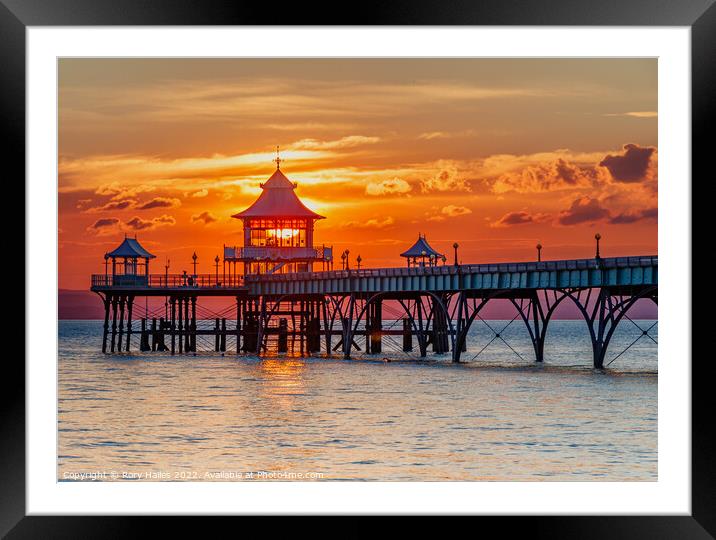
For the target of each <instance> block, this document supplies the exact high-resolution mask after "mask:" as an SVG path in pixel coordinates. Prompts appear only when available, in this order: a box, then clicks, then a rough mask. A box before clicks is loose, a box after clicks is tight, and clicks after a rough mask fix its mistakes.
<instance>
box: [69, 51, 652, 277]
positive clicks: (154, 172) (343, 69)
mask: <svg viewBox="0 0 716 540" xmlns="http://www.w3.org/2000/svg"><path fill="white" fill-rule="evenodd" d="M656 111H657V61H656V60H655V59H589V60H587V59H579V60H563V59H545V60H543V59H535V60H527V59H525V60H517V59H514V60H513V59H429V60H428V59H380V60H369V59H340V60H336V59H330V60H329V59H290V60H288V59H287V60H281V59H216V60H209V59H192V60H187V59H127V60H123V59H62V60H60V62H59V154H60V161H59V179H58V182H59V285H60V288H70V289H86V288H88V287H89V275H90V274H91V273H100V272H102V271H103V265H102V261H103V259H102V256H103V254H104V253H105V252H106V251H107V250H109V249H111V248H113V247H115V246H116V245H117V244H119V242H120V241H121V239H122V238H123V237H124V233H125V232H127V233H129V234H132V235H134V234H135V233H136V234H137V235H138V238H139V240H140V242H141V243H142V244H143V245H144V246H145V247H146V248H147V249H149V250H150V251H151V252H153V253H154V254H155V255H157V260H156V262H155V271H158V272H161V271H163V264H164V261H165V259H166V258H167V257H168V258H169V259H170V260H171V268H170V272H172V273H180V272H181V271H182V270H184V269H188V270H189V269H191V253H192V252H193V251H194V250H196V252H197V254H198V255H199V261H198V262H199V267H198V271H199V272H213V267H212V266H211V265H212V264H213V262H212V260H213V258H214V256H215V255H217V254H220V253H221V247H222V245H223V244H227V245H234V244H239V243H240V242H241V234H240V233H241V224H240V222H239V221H237V220H235V219H232V218H231V217H230V216H231V214H234V213H236V212H238V211H240V210H242V209H244V208H245V207H247V206H248V205H249V204H250V203H251V202H252V201H253V200H254V199H255V198H256V197H257V195H258V193H259V186H258V184H259V182H261V181H264V180H265V179H267V178H268V176H269V175H270V174H271V173H272V172H273V170H274V168H275V165H274V164H273V163H272V162H271V160H272V159H273V157H274V148H275V146H276V145H280V146H281V149H282V150H281V157H282V159H284V161H283V163H282V166H281V168H282V170H283V171H284V173H285V174H286V175H287V176H288V177H289V178H290V179H291V180H293V181H295V182H298V186H299V187H298V190H297V194H298V195H299V196H300V197H301V199H302V200H303V201H304V202H305V204H306V205H307V206H309V207H310V208H312V209H313V210H315V211H317V212H319V213H320V214H322V215H324V216H326V217H327V219H325V220H321V221H319V222H318V223H317V227H316V243H317V244H322V243H323V244H326V245H333V246H334V248H335V250H336V252H337V253H340V252H341V251H343V250H344V249H346V248H348V249H350V252H351V258H354V257H355V256H356V255H358V254H360V255H361V257H362V259H363V265H365V266H367V267H368V266H370V267H377V266H395V265H403V264H404V261H403V260H402V259H400V258H399V257H398V254H399V253H400V252H401V251H403V250H404V249H405V248H407V247H409V246H410V245H411V244H412V243H413V242H414V241H415V239H416V238H417V235H418V233H419V232H421V233H425V234H427V238H428V241H429V242H430V243H431V244H432V245H433V247H434V248H436V249H437V250H438V251H441V252H443V253H446V254H447V255H449V256H450V259H451V254H452V248H451V247H450V246H451V245H452V243H453V242H454V241H457V242H459V244H460V252H459V253H460V259H461V260H462V261H463V262H466V263H467V262H490V261H508V260H532V259H534V257H535V249H534V246H535V244H536V243H537V242H538V241H539V242H541V243H542V244H543V246H544V249H543V258H545V259H548V258H555V259H556V258H571V257H587V256H592V255H593V245H594V240H593V236H594V233H595V232H597V231H599V232H600V233H601V235H602V237H603V240H602V255H603V256H617V255H638V254H655V253H656V252H657V224H656V208H657V187H656V184H657V160H658V152H657V113H656ZM352 265H353V266H354V265H355V263H354V262H353V264H352Z"/></svg>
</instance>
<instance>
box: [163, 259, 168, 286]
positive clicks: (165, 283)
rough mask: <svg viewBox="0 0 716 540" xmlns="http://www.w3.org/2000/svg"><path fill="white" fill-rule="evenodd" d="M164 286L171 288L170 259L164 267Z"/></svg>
mask: <svg viewBox="0 0 716 540" xmlns="http://www.w3.org/2000/svg"><path fill="white" fill-rule="evenodd" d="M164 286H165V287H169V259H167V262H166V264H165V265H164Z"/></svg>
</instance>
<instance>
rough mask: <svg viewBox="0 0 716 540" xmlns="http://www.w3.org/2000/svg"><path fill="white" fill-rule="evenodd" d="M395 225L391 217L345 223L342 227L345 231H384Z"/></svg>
mask: <svg viewBox="0 0 716 540" xmlns="http://www.w3.org/2000/svg"><path fill="white" fill-rule="evenodd" d="M394 223H395V219H393V217H392V216H387V217H386V218H385V219H379V218H372V219H369V220H368V221H346V222H345V223H344V224H343V225H342V227H343V228H345V229H353V228H357V229H384V228H385V227H389V226H390V225H393V224H394Z"/></svg>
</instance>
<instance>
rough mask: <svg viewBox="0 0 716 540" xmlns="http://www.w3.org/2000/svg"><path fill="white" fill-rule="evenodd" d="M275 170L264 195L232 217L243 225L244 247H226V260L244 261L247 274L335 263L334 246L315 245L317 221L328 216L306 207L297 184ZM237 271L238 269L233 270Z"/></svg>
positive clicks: (286, 270) (293, 270) (302, 270)
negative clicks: (299, 195) (314, 237)
mask: <svg viewBox="0 0 716 540" xmlns="http://www.w3.org/2000/svg"><path fill="white" fill-rule="evenodd" d="M275 161H276V170H275V171H274V173H273V174H272V175H271V177H270V178H269V179H268V180H267V181H266V182H265V183H262V184H260V187H261V190H262V191H261V195H260V196H259V198H258V199H256V201H254V203H253V204H252V205H251V206H249V207H248V208H247V209H245V210H243V211H241V212H239V213H237V214H234V215H233V216H231V217H234V218H236V219H240V220H241V221H242V223H243V226H244V245H243V247H226V246H224V263H227V262H228V263H229V264H230V265H231V263H233V264H234V265H235V264H236V263H237V262H240V263H243V266H244V274H274V273H288V272H310V271H312V270H313V265H314V263H316V262H322V263H323V266H324V269H326V267H330V264H331V263H332V260H333V257H332V251H333V250H332V248H330V247H326V246H321V247H314V245H313V228H314V224H315V222H316V221H318V220H319V219H325V218H324V216H321V215H319V214H317V213H316V212H314V211H313V210H311V209H309V208H307V207H306V206H305V205H304V204H303V203H302V202H301V200H300V199H299V198H298V196H297V195H296V193H295V189H296V188H297V187H298V184H296V183H294V182H291V181H290V180H289V179H288V178H286V175H284V174H283V172H282V171H281V167H280V165H281V159H280V158H279V157H278V156H277V157H276V160H275ZM234 273H235V270H234Z"/></svg>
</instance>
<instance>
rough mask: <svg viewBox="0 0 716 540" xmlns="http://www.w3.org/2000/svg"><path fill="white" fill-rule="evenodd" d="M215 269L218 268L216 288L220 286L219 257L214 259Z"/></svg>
mask: <svg viewBox="0 0 716 540" xmlns="http://www.w3.org/2000/svg"><path fill="white" fill-rule="evenodd" d="M214 267H215V268H216V286H217V287H218V286H219V256H218V255H217V256H216V257H215V258H214Z"/></svg>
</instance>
